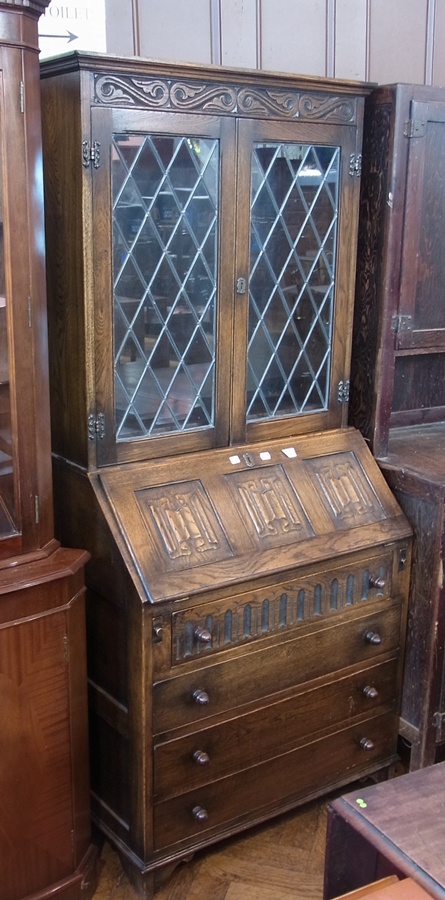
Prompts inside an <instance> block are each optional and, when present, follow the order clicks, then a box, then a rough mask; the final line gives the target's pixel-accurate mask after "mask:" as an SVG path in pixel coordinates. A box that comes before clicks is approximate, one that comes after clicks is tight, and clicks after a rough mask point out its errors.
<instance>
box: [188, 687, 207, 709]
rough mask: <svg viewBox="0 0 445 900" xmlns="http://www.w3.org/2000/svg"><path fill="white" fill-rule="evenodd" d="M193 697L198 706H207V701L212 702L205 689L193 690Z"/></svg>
mask: <svg viewBox="0 0 445 900" xmlns="http://www.w3.org/2000/svg"><path fill="white" fill-rule="evenodd" d="M192 697H193V700H194V701H195V703H197V704H198V706H206V704H207V703H210V697H209V695H208V694H207V693H206V692H205V691H200V690H198V691H193V694H192Z"/></svg>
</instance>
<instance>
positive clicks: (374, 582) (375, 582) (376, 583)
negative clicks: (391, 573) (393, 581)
mask: <svg viewBox="0 0 445 900" xmlns="http://www.w3.org/2000/svg"><path fill="white" fill-rule="evenodd" d="M385 584H386V582H385V579H384V578H380V577H379V576H378V575H376V576H372V575H370V577H369V587H371V588H377V589H378V590H379V591H383V588H384V587H385Z"/></svg>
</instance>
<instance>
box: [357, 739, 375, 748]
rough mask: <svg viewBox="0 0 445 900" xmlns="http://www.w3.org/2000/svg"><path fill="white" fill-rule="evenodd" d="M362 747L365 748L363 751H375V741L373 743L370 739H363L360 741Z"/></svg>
mask: <svg viewBox="0 0 445 900" xmlns="http://www.w3.org/2000/svg"><path fill="white" fill-rule="evenodd" d="M360 747H363V750H374V741H371V740H370V739H369V738H365V737H362V738H361V740H360Z"/></svg>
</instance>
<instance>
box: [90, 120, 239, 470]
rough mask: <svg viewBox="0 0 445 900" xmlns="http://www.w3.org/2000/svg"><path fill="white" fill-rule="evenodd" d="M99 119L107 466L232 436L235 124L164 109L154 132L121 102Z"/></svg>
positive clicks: (98, 288) (97, 190)
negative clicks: (231, 377)
mask: <svg viewBox="0 0 445 900" xmlns="http://www.w3.org/2000/svg"><path fill="white" fill-rule="evenodd" d="M93 120H94V121H93V133H95V134H100V136H101V141H100V142H101V157H102V160H103V162H102V163H101V167H100V168H99V169H98V171H97V173H95V177H94V179H93V185H94V186H93V209H94V220H95V221H96V222H97V221H100V222H101V228H100V229H97V232H96V235H95V259H96V260H98V261H100V262H99V263H98V264H97V265H96V264H95V266H94V278H95V297H96V304H95V311H94V315H95V324H96V329H95V333H96V335H97V346H96V379H97V382H96V383H97V391H96V397H97V404H98V410H100V414H101V415H102V416H103V436H102V437H100V436H99V439H98V441H97V447H98V463H99V464H102V463H106V462H110V461H113V460H127V459H133V458H134V459H137V458H138V457H139V454H141V455H142V456H143V457H147V456H151V455H155V456H159V455H163V454H164V453H167V454H172V453H175V452H178V450H179V449H181V450H185V451H187V450H197V449H206V448H208V447H211V446H215V445H216V444H218V443H227V441H228V427H229V412H228V401H229V391H228V383H229V374H230V370H231V353H232V320H233V315H232V305H233V275H232V271H231V266H230V265H229V266H228V265H227V263H226V262H224V260H233V233H234V232H233V197H234V189H233V185H234V179H235V171H234V123H233V122H232V121H230V120H226V119H222V121H220V120H218V119H217V118H213V117H202V116H201V117H199V118H198V117H195V118H193V117H190V116H187V118H186V119H185V118H183V117H178V116H177V115H175V116H171V115H169V114H163V113H160V114H159V115H157V114H156V113H155V114H151V115H150V122H149V130H147V117H146V114H144V112H142V111H133V112H130V111H128V110H127V111H120V110H116V109H115V110H105V111H93ZM105 148H106V151H105ZM109 185H111V193H110V189H109ZM222 199H223V202H222ZM104 204H105V205H108V204H109V205H110V206H111V215H110V206H109V207H108V209H106V208H104ZM110 248H111V251H110ZM104 261H105V262H106V265H104V264H103V263H104ZM109 262H110V263H111V264H110V265H109V264H108V263H109ZM232 266H233V262H232ZM97 298H104V300H103V305H102V303H101V302H99V303H98V302H97ZM107 298H111V299H110V302H109V303H108V302H107ZM110 347H112V348H113V352H112V354H110V352H109V348H110ZM99 422H100V420H99ZM99 427H100V425H99Z"/></svg>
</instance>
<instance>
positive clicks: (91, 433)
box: [88, 413, 105, 441]
mask: <svg viewBox="0 0 445 900" xmlns="http://www.w3.org/2000/svg"><path fill="white" fill-rule="evenodd" d="M96 437H98V438H99V440H103V439H104V437H105V415H104V413H98V414H97V416H95V415H94V413H90V415H89V416H88V440H89V441H94V440H95V439H96Z"/></svg>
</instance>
